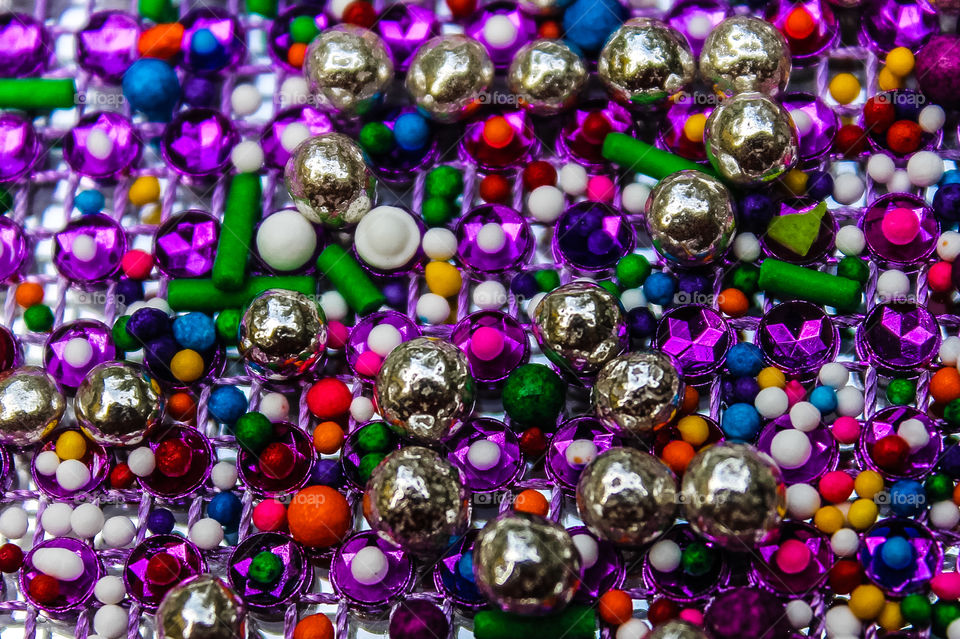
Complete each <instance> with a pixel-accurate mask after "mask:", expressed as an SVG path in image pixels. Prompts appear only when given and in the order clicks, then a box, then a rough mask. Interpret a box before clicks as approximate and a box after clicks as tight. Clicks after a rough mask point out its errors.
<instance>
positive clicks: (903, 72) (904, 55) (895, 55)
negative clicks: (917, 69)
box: [884, 47, 916, 78]
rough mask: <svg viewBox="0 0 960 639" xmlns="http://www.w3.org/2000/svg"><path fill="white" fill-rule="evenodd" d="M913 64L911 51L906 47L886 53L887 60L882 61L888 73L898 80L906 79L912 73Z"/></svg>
mask: <svg viewBox="0 0 960 639" xmlns="http://www.w3.org/2000/svg"><path fill="white" fill-rule="evenodd" d="M915 62H916V61H915V60H914V58H913V51H911V50H910V49H908V48H906V47H897V48H896V49H894V50H892V51H891V52H890V53H888V54H887V59H886V60H884V64H886V68H887V69H889V71H890V73H892V74H893V75H895V76H897V77H900V78H903V77H906V76H908V75H910V74H911V73H912V72H913V65H914V64H915Z"/></svg>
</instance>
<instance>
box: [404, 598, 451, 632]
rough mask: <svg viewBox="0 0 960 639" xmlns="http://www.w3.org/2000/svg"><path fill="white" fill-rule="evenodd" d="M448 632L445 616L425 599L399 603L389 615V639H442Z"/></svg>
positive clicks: (447, 622) (448, 623)
mask: <svg viewBox="0 0 960 639" xmlns="http://www.w3.org/2000/svg"><path fill="white" fill-rule="evenodd" d="M449 631H450V622H449V621H447V616H446V615H445V614H443V611H442V610H440V608H438V607H437V605H436V604H435V603H433V602H431V601H427V600H426V599H410V600H405V601H401V602H400V603H399V604H397V607H396V608H394V609H393V613H392V614H391V615H390V628H389V632H390V639H443V638H444V637H446V636H447V634H448V632H449Z"/></svg>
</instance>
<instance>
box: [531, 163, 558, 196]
mask: <svg viewBox="0 0 960 639" xmlns="http://www.w3.org/2000/svg"><path fill="white" fill-rule="evenodd" d="M556 184H557V170H556V169H555V168H553V165H552V164H550V163H549V162H544V161H543V160H537V161H536V162H531V163H530V164H528V165H527V166H525V167H524V169H523V188H525V189H526V190H528V191H532V190H534V189H535V188H537V187H538V186H556Z"/></svg>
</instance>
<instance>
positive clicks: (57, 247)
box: [53, 213, 127, 283]
mask: <svg viewBox="0 0 960 639" xmlns="http://www.w3.org/2000/svg"><path fill="white" fill-rule="evenodd" d="M78 238H80V240H79V241H80V242H82V244H83V251H74V250H73V248H74V243H75V242H77V241H78ZM86 238H89V239H92V240H93V242H94V245H95V246H94V249H93V254H92V256H91V255H90V254H89V253H88V250H87V249H88V243H89V240H88V239H86ZM53 243H54V246H53V263H54V265H56V267H57V270H58V271H59V272H60V274H61V275H63V276H64V277H66V278H67V279H69V280H72V281H74V282H82V283H95V282H100V281H103V280H105V279H107V278H108V277H110V276H112V275H114V274H116V273H117V271H118V270H119V268H120V260H121V258H122V257H123V254H124V253H126V252H127V236H126V235H125V234H124V232H123V229H122V228H120V225H119V224H117V223H116V222H115V221H114V220H113V219H112V218H109V217H107V216H106V215H103V214H102V213H94V214H92V215H84V216H83V217H79V218H75V219H73V220H70V221H69V222H68V223H67V225H66V227H64V229H63V230H62V231H60V232H59V233H57V234H56V235H55V236H54V239H53Z"/></svg>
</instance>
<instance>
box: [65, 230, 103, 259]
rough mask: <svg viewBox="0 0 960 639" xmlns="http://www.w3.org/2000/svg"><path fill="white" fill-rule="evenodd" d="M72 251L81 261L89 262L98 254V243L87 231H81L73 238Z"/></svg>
mask: <svg viewBox="0 0 960 639" xmlns="http://www.w3.org/2000/svg"><path fill="white" fill-rule="evenodd" d="M70 253H71V255H73V256H74V257H75V258H77V259H78V260H80V261H81V262H89V261H91V260H92V259H93V258H95V257H96V256H97V243H96V241H95V240H94V239H93V238H92V237H90V236H89V235H87V234H86V233H81V234H80V235H78V236H76V237H75V238H73V242H72V243H71V244H70Z"/></svg>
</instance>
